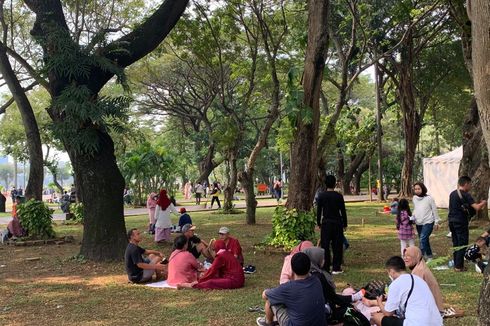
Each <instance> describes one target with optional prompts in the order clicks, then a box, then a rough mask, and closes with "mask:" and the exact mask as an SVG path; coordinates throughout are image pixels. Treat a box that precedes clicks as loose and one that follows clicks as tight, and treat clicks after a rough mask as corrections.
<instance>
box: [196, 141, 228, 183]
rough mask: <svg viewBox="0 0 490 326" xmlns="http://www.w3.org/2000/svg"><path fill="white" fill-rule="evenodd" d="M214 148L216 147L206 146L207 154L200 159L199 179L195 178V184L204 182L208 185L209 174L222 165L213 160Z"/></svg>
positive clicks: (212, 145)
mask: <svg viewBox="0 0 490 326" xmlns="http://www.w3.org/2000/svg"><path fill="white" fill-rule="evenodd" d="M215 147H216V146H215V145H214V144H210V145H209V146H208V152H207V154H206V156H205V157H204V158H203V159H202V161H201V162H199V165H198V168H199V177H198V178H197V180H196V182H201V183H202V182H204V181H206V182H207V183H208V184H209V176H210V175H211V172H213V170H214V169H215V168H217V167H218V166H219V165H220V164H221V163H222V161H219V162H216V161H215V160H214V154H215Z"/></svg>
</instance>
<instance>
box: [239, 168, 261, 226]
mask: <svg viewBox="0 0 490 326" xmlns="http://www.w3.org/2000/svg"><path fill="white" fill-rule="evenodd" d="M238 181H240V184H241V185H242V189H243V192H244V194H245V204H246V206H247V210H246V213H247V224H255V213H256V211H257V199H256V198H255V187H254V169H250V168H249V169H247V171H240V172H239V173H238Z"/></svg>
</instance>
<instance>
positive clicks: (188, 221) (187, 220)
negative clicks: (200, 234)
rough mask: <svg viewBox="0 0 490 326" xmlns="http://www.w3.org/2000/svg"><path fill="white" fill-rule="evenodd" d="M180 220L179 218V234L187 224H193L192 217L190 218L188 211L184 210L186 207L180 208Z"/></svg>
mask: <svg viewBox="0 0 490 326" xmlns="http://www.w3.org/2000/svg"><path fill="white" fill-rule="evenodd" d="M180 214H181V215H180V218H179V226H178V232H180V230H182V227H183V226H184V225H186V224H192V219H191V217H190V216H189V214H187V210H186V209H185V208H184V207H181V208H180Z"/></svg>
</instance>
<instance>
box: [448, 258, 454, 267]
mask: <svg viewBox="0 0 490 326" xmlns="http://www.w3.org/2000/svg"><path fill="white" fill-rule="evenodd" d="M447 266H448V267H449V268H453V267H454V260H452V259H451V260H450V261H449V262H448V263H447Z"/></svg>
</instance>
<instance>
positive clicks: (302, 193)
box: [286, 0, 329, 212]
mask: <svg viewBox="0 0 490 326" xmlns="http://www.w3.org/2000/svg"><path fill="white" fill-rule="evenodd" d="M328 7H329V1H327V0H309V1H308V44H307V47H306V58H305V66H304V73H303V78H302V85H303V92H304V93H303V98H302V99H300V103H298V104H300V105H301V106H300V107H299V108H297V109H298V112H297V114H296V117H295V121H294V123H293V126H294V141H293V143H292V144H291V157H292V160H291V175H290V186H289V187H290V191H289V195H288V201H287V204H286V206H287V208H288V209H297V210H298V211H303V212H305V211H309V210H310V209H311V206H312V203H313V197H314V194H315V186H316V174H317V167H318V161H317V159H318V156H317V150H318V148H317V145H318V129H319V123H320V91H321V85H322V79H323V70H324V67H325V60H326V55H327V48H328Z"/></svg>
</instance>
